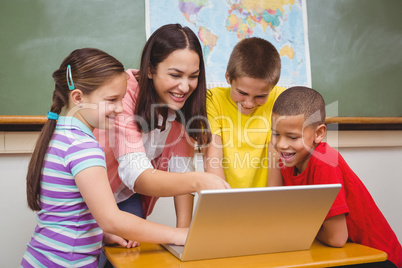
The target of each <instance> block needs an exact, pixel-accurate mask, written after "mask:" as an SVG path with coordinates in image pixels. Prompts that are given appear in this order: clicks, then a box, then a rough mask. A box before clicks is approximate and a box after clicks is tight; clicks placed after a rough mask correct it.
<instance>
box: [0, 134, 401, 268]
mask: <svg viewBox="0 0 402 268" xmlns="http://www.w3.org/2000/svg"><path fill="white" fill-rule="evenodd" d="M3 134H4V133H3ZM3 134H2V133H0V180H1V183H2V187H1V188H0V213H1V215H2V217H1V218H2V220H1V221H0V237H1V241H2V243H0V260H1V267H17V266H18V265H19V263H20V261H21V257H22V255H23V253H24V251H25V248H26V243H27V242H28V241H29V239H30V237H31V235H32V232H33V230H34V228H35V225H36V219H35V214H34V213H33V212H32V211H30V210H28V208H27V205H26V197H25V175H26V171H27V166H28V162H29V159H30V153H16V152H17V150H18V151H19V152H22V151H23V150H21V147H18V146H15V147H9V146H8V145H7V144H4V135H3ZM2 135H3V136H2ZM400 137H402V132H401V131H398V132H392V131H382V132H373V131H367V132H354V131H351V132H344V133H342V132H340V133H337V134H336V136H335V137H334V138H335V139H334V140H335V142H334V140H330V139H329V140H328V141H329V142H330V143H332V144H333V143H335V144H338V141H339V144H338V146H340V148H339V151H340V152H341V154H342V155H343V157H344V158H345V160H346V161H347V162H348V163H349V164H350V166H351V167H352V169H353V170H354V171H355V172H356V173H357V175H358V176H359V177H360V178H361V179H362V181H363V182H364V184H365V185H366V187H367V188H368V190H369V191H370V193H371V194H372V196H373V198H374V200H375V201H376V202H377V205H378V206H379V208H380V209H381V210H382V212H383V214H384V216H385V217H386V218H387V220H388V221H389V223H390V225H391V227H392V228H393V229H394V231H395V233H396V234H397V236H398V238H399V241H402V214H401V213H400V206H401V205H402V195H401V194H400V192H401V189H402V177H401V176H402V175H401V173H400V172H397V171H396V167H398V166H399V165H400V162H401V160H402V144H401V142H399V140H402V139H400ZM24 140H27V136H24ZM375 140H377V141H378V142H374V141H375ZM2 141H3V143H2ZM17 143H19V144H21V143H22V142H18V141H17ZM373 146H376V147H373ZM7 149H8V150H11V149H13V150H15V152H14V153H11V152H10V151H9V152H8V153H4V150H7ZM2 150H3V153H1V152H2ZM149 220H151V221H155V222H158V223H163V224H167V225H170V226H174V225H175V215H174V206H173V202H172V198H160V200H159V201H158V202H157V205H156V207H155V210H154V212H153V214H152V215H151V216H150V217H149Z"/></svg>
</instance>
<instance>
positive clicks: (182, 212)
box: [174, 194, 194, 228]
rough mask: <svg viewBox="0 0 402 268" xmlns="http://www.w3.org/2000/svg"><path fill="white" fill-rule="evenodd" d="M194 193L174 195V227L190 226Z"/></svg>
mask: <svg viewBox="0 0 402 268" xmlns="http://www.w3.org/2000/svg"><path fill="white" fill-rule="evenodd" d="M193 204H194V195H192V194H185V195H178V196H175V197H174V207H175V210H176V227H178V228H179V227H182V228H188V227H190V223H191V219H192V216H193Z"/></svg>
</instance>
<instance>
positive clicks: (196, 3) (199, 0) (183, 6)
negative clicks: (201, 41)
mask: <svg viewBox="0 0 402 268" xmlns="http://www.w3.org/2000/svg"><path fill="white" fill-rule="evenodd" d="M206 4H208V0H193V1H192V0H180V2H179V10H180V12H181V13H183V15H184V17H185V18H186V20H187V21H188V22H191V23H195V18H197V16H198V13H199V12H200V10H201V9H202V8H203V7H204V6H205V5H206Z"/></svg>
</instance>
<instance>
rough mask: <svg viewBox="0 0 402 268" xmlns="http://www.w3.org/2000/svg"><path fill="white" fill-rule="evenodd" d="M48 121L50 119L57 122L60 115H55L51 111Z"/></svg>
mask: <svg viewBox="0 0 402 268" xmlns="http://www.w3.org/2000/svg"><path fill="white" fill-rule="evenodd" d="M46 117H47V119H50V120H57V119H59V115H58V114H56V113H53V112H51V111H49V112H47V116H46Z"/></svg>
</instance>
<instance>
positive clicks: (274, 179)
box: [267, 143, 283, 186]
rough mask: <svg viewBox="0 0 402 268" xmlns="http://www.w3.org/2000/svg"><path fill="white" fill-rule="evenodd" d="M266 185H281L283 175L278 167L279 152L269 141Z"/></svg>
mask: <svg viewBox="0 0 402 268" xmlns="http://www.w3.org/2000/svg"><path fill="white" fill-rule="evenodd" d="M267 185H268V186H283V177H282V173H281V170H280V169H279V153H278V152H277V151H276V150H275V149H274V147H273V146H272V144H271V143H269V144H268V182H267Z"/></svg>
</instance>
